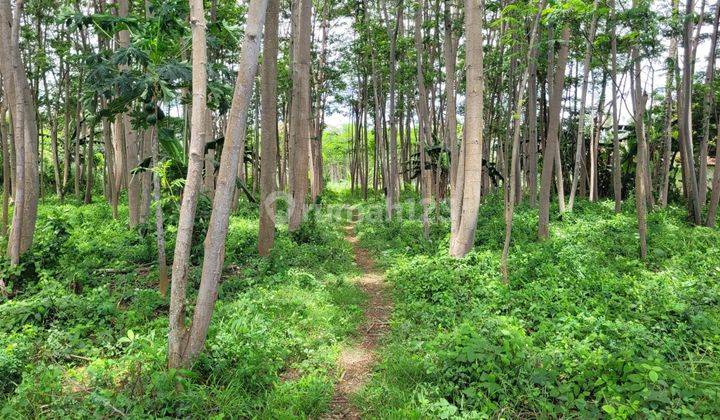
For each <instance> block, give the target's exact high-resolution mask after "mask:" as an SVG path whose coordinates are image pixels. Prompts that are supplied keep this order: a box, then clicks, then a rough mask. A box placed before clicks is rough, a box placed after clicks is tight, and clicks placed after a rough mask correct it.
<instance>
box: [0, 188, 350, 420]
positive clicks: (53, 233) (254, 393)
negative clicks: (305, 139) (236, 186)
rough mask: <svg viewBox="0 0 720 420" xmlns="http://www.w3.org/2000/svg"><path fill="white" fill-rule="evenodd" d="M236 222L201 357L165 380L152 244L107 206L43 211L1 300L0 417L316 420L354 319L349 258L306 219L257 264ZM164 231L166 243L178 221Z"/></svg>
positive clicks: (242, 221) (330, 235)
mask: <svg viewBox="0 0 720 420" xmlns="http://www.w3.org/2000/svg"><path fill="white" fill-rule="evenodd" d="M202 208H203V207H202V204H201V206H200V208H199V214H200V215H202V214H204V213H203V212H204V210H202ZM241 214H243V215H242V216H233V217H232V219H231V223H230V232H229V235H228V244H227V252H226V256H227V259H226V262H227V266H226V269H225V270H224V273H223V281H222V284H221V286H220V290H219V301H218V303H217V306H216V311H215V314H214V316H213V323H212V325H211V330H210V334H209V337H208V341H207V346H206V352H204V353H203V354H202V356H201V357H200V358H199V360H198V361H197V362H196V364H195V365H194V366H193V368H192V369H191V370H189V371H173V370H167V368H166V358H167V350H166V348H167V338H166V337H167V325H168V319H167V311H168V301H167V299H166V298H163V297H161V296H160V294H159V293H158V292H157V278H158V273H157V271H156V269H155V267H153V266H152V265H150V262H151V261H154V258H155V252H156V250H155V249H154V241H152V240H147V239H146V238H143V236H142V235H141V234H140V232H138V231H135V230H129V229H127V228H126V226H125V224H124V223H122V222H115V221H113V220H112V218H111V215H110V210H109V208H108V207H107V205H106V204H105V203H101V204H92V205H85V206H76V205H72V204H60V203H59V202H57V201H54V200H49V201H48V202H47V203H45V204H42V205H41V206H40V219H39V221H38V235H37V236H36V238H35V244H34V247H33V250H32V252H30V253H29V255H30V257H29V258H28V260H27V261H25V262H24V265H23V266H22V267H24V269H23V271H21V274H22V275H23V276H25V277H23V278H24V279H25V278H26V280H23V281H24V283H22V284H21V285H20V284H19V283H18V282H16V287H14V288H13V292H15V295H14V296H12V297H11V298H10V299H8V300H5V301H0V379H1V381H0V382H1V385H0V417H3V418H28V417H47V416H52V417H72V418H77V417H92V418H95V417H111V416H120V415H122V416H128V417H134V418H142V417H148V416H156V417H206V416H208V415H212V416H218V417H243V418H249V417H258V416H262V417H266V418H279V417H280V418H282V417H317V416H319V415H320V414H321V413H323V412H325V411H326V410H327V405H328V403H329V401H330V398H331V396H332V392H333V380H334V379H333V377H334V364H335V362H334V359H335V357H336V356H337V355H338V353H339V350H340V346H341V344H342V343H343V342H344V340H346V339H347V337H348V336H350V335H351V334H352V333H353V332H354V331H355V330H356V327H357V324H358V322H359V321H360V317H361V314H362V311H361V304H362V303H363V299H364V296H363V295H362V293H361V292H360V291H359V290H358V289H357V288H356V287H355V286H354V285H352V284H351V283H349V282H348V281H347V278H348V276H349V275H352V274H354V273H355V268H354V265H353V262H352V258H351V255H352V254H351V249H350V247H349V245H348V244H347V243H346V242H345V241H344V239H343V237H342V233H341V232H340V231H338V230H335V229H334V227H332V226H331V225H330V222H329V220H328V219H327V218H326V217H325V215H324V214H321V213H318V214H316V215H315V216H314V217H313V222H312V226H313V227H312V230H311V232H312V234H311V235H309V236H308V237H307V238H306V240H305V241H304V242H303V243H297V242H295V241H294V240H292V239H291V237H290V235H289V234H288V233H287V231H286V230H285V229H284V228H281V230H280V232H278V235H277V240H276V246H275V249H274V250H273V253H272V255H271V256H270V257H268V258H260V257H259V256H258V255H257V228H258V221H257V210H256V209H255V210H252V211H251V210H248V209H243V210H242V211H241ZM120 216H121V219H122V218H123V217H125V218H126V217H127V208H126V207H125V206H121V208H120ZM201 217H202V216H201ZM166 221H168V222H169V226H168V234H169V242H172V241H173V236H174V234H173V232H174V231H175V227H174V223H176V220H175V219H172V218H171V217H168V220H166ZM197 225H198V227H199V228H202V223H197ZM201 243H202V242H201V241H199V243H198V245H201ZM193 252H195V253H196V254H195V257H196V258H197V255H200V254H198V253H200V252H201V246H196V248H195V249H194V251H193ZM28 267H32V271H30V270H29V269H28ZM196 273H197V269H196V268H195V267H193V268H192V269H191V277H192V278H193V280H192V281H193V282H194V281H195V279H196ZM3 274H4V275H6V274H8V273H7V271H5V272H3ZM9 274H12V275H13V276H16V277H17V276H18V274H16V273H9ZM5 280H7V277H5ZM189 289H190V290H191V294H190V296H189V297H188V299H189V301H190V302H193V301H194V299H195V296H194V293H195V292H194V291H195V290H196V286H195V285H191V287H189ZM288 372H294V373H293V374H292V375H290V374H289V373H288Z"/></svg>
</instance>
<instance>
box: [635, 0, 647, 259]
mask: <svg viewBox="0 0 720 420" xmlns="http://www.w3.org/2000/svg"><path fill="white" fill-rule="evenodd" d="M636 3H637V0H633V7H635V6H636ZM639 50H640V47H639V46H637V45H635V46H633V48H632V60H633V62H634V72H633V77H634V79H635V95H634V96H635V116H634V117H635V136H636V137H637V143H638V148H637V156H636V169H635V209H636V212H637V220H638V233H639V238H640V258H642V259H645V258H646V257H647V220H646V219H647V208H646V206H647V199H646V197H647V191H646V188H647V185H646V180H647V175H646V171H647V143H646V142H645V126H644V117H643V116H644V114H645V102H646V100H647V96H646V95H645V94H644V93H643V91H642V84H641V80H640V75H641V67H640V51H639Z"/></svg>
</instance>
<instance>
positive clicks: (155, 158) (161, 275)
mask: <svg viewBox="0 0 720 420" xmlns="http://www.w3.org/2000/svg"><path fill="white" fill-rule="evenodd" d="M150 141H151V148H152V162H153V165H154V166H155V167H156V168H157V167H158V166H159V165H160V152H159V149H160V144H159V142H158V138H157V126H156V125H153V126H152V127H151V128H150ZM152 181H153V200H154V201H155V239H156V241H157V249H158V289H159V290H160V294H161V295H162V296H166V295H167V290H168V286H169V283H170V280H169V279H168V267H167V256H166V253H165V222H164V220H163V219H164V217H163V208H162V203H161V202H160V198H161V193H162V192H161V190H160V174H159V173H158V172H157V171H153V172H152Z"/></svg>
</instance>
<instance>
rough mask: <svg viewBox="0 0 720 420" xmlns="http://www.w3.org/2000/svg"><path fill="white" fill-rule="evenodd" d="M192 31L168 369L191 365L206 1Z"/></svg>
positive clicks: (194, 5)
mask: <svg viewBox="0 0 720 420" xmlns="http://www.w3.org/2000/svg"><path fill="white" fill-rule="evenodd" d="M190 26H191V28H192V96H193V98H192V116H191V129H190V149H189V154H188V173H187V181H186V183H185V187H184V189H183V195H182V205H181V207H180V219H179V221H178V228H177V237H176V240H175V254H174V258H173V267H172V281H171V283H170V313H169V323H170V331H169V336H168V365H169V367H170V368H179V367H184V366H187V365H188V362H189V359H188V356H189V354H188V353H187V350H188V349H187V343H188V338H189V334H188V329H187V327H186V326H185V299H186V289H187V276H188V269H189V264H190V248H191V246H192V233H193V227H194V225H195V212H196V210H197V202H198V196H199V194H200V191H201V188H202V171H203V157H204V155H205V141H206V135H207V133H206V132H205V130H206V129H207V125H206V124H205V116H206V112H205V110H206V102H207V96H206V90H207V45H206V37H205V30H206V22H205V11H204V8H203V1H202V0H190Z"/></svg>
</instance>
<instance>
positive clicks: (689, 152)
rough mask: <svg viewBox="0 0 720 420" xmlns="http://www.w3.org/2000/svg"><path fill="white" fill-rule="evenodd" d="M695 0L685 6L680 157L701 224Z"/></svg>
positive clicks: (694, 217)
mask: <svg viewBox="0 0 720 420" xmlns="http://www.w3.org/2000/svg"><path fill="white" fill-rule="evenodd" d="M693 5H694V1H693V0H687V3H686V7H685V24H684V26H683V48H684V50H685V53H684V54H683V75H682V89H681V90H680V94H679V96H678V123H679V125H680V129H679V133H680V157H681V160H682V164H683V178H684V179H685V185H686V186H687V199H688V213H689V216H690V218H691V220H692V221H693V222H694V223H695V224H700V223H701V219H700V201H699V197H698V182H697V176H696V172H695V157H694V154H693V142H692V112H691V106H692V75H693V66H694V60H693V57H692V56H693V54H692V50H693V48H692V45H693V40H692V19H691V16H692V14H693Z"/></svg>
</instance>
